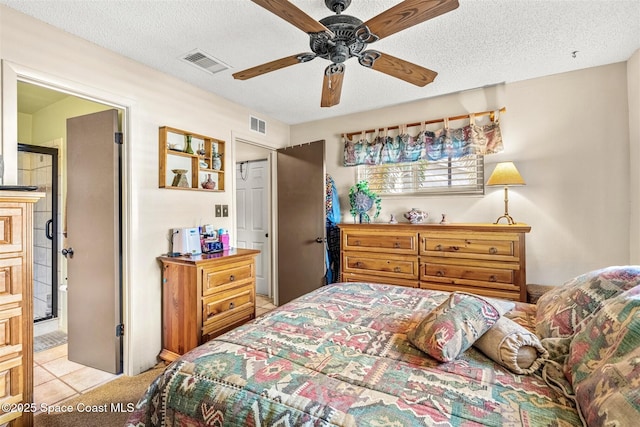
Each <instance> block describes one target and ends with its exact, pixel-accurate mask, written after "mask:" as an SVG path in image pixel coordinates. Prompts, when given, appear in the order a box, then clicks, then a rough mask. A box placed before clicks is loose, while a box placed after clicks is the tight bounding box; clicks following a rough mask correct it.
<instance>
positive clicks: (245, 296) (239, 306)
mask: <svg viewBox="0 0 640 427" xmlns="http://www.w3.org/2000/svg"><path fill="white" fill-rule="evenodd" d="M254 299H255V291H254V287H253V285H246V286H242V287H239V288H234V289H229V290H226V291H224V292H219V293H216V294H213V295H211V296H208V297H206V298H203V299H202V323H203V325H207V324H209V323H212V322H215V321H217V320H219V319H222V318H225V317H228V316H233V315H234V313H236V312H240V311H245V310H247V309H254Z"/></svg>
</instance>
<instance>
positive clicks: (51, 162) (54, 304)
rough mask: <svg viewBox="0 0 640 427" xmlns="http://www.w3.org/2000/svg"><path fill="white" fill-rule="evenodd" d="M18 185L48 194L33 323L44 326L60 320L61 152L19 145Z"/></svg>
mask: <svg viewBox="0 0 640 427" xmlns="http://www.w3.org/2000/svg"><path fill="white" fill-rule="evenodd" d="M18 185H25V186H36V187H38V191H41V192H43V193H45V197H44V198H42V199H40V200H39V201H38V202H37V203H36V205H35V207H34V221H33V246H34V248H33V267H34V268H33V321H34V323H41V322H46V321H49V320H54V319H57V318H58V283H59V279H58V237H59V236H58V149H57V148H55V147H41V146H36V145H28V144H18ZM50 323H51V322H50ZM40 329H43V330H47V328H40ZM48 329H51V327H49V328H48ZM53 329H54V330H57V329H58V327H57V324H54V327H53ZM34 335H35V336H40V335H42V334H39V333H37V331H36V333H35V334H34ZM37 347H38V346H37V345H36V346H35V348H37Z"/></svg>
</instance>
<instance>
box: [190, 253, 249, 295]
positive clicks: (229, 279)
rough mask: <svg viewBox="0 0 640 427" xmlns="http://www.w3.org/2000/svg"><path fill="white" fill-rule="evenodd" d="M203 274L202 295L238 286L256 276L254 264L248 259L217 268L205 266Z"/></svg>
mask: <svg viewBox="0 0 640 427" xmlns="http://www.w3.org/2000/svg"><path fill="white" fill-rule="evenodd" d="M202 275H203V280H202V295H203V296H206V295H210V294H212V293H214V292H220V291H223V290H225V289H228V288H230V287H235V286H238V284H240V283H242V282H243V281H247V280H252V279H253V278H254V276H255V272H254V264H253V262H251V261H247V262H241V263H234V264H227V265H224V266H220V267H217V268H205V269H203V273H202Z"/></svg>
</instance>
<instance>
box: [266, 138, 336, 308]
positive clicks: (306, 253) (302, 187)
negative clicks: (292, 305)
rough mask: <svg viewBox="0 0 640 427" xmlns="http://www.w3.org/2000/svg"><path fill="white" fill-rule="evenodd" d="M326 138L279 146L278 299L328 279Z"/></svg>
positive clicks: (285, 299) (281, 300)
mask: <svg viewBox="0 0 640 427" xmlns="http://www.w3.org/2000/svg"><path fill="white" fill-rule="evenodd" d="M324 144H325V142H324V141H317V142H312V143H309V144H304V145H298V146H295V147H287V148H283V149H280V150H278V164H277V167H278V299H277V303H278V305H282V304H284V303H287V302H289V301H291V300H293V299H295V298H297V297H299V296H301V295H304V294H306V293H308V292H311V291H313V290H314V289H318V288H319V287H321V286H322V285H324V275H325V260H324V257H325V243H324V242H325V237H324V234H325V221H326V220H325V217H326V210H325V209H326V208H325V167H324V156H325V154H324V151H325V147H324Z"/></svg>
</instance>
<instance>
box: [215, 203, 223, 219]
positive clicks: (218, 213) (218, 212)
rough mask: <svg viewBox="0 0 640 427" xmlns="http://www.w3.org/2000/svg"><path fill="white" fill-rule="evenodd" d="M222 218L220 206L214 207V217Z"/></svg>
mask: <svg viewBox="0 0 640 427" xmlns="http://www.w3.org/2000/svg"><path fill="white" fill-rule="evenodd" d="M220 216H222V205H216V217H220Z"/></svg>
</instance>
